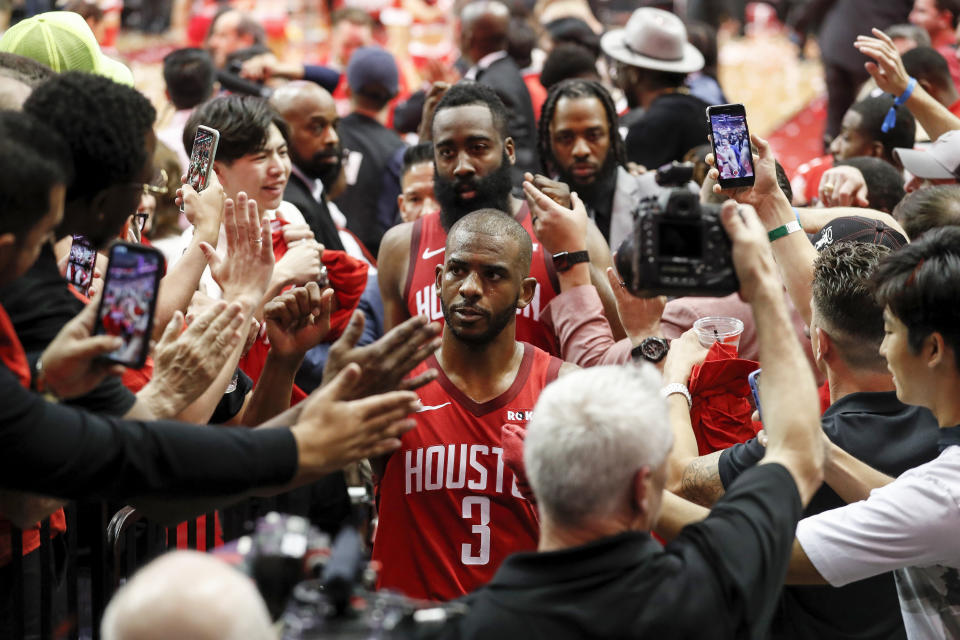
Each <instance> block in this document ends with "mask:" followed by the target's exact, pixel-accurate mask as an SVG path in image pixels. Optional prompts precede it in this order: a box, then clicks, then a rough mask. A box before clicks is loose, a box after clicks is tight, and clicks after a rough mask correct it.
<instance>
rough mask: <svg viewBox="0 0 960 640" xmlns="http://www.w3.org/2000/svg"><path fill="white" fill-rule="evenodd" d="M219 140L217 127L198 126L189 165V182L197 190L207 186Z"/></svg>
mask: <svg viewBox="0 0 960 640" xmlns="http://www.w3.org/2000/svg"><path fill="white" fill-rule="evenodd" d="M219 141H220V132H219V131H217V130H216V129H211V128H210V127H204V126H200V127H197V135H196V136H195V137H194V139H193V150H192V151H191V152H190V163H189V165H188V166H187V184H189V185H190V186H191V187H193V188H194V190H196V191H197V192H200V191H203V190H204V189H206V188H207V181H208V180H209V179H210V172H211V171H212V170H213V159H214V157H216V155H217V143H218V142H219Z"/></svg>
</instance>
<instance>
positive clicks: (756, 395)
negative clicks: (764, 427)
mask: <svg viewBox="0 0 960 640" xmlns="http://www.w3.org/2000/svg"><path fill="white" fill-rule="evenodd" d="M761 371H763V369H757V370H756V371H754V372H753V373H751V374H750V375H748V376H747V382H748V383H750V392H751V393H752V394H753V404H755V405H756V406H757V416H758V417H759V418H760V422H763V413H762V412H761V411H760V372H761Z"/></svg>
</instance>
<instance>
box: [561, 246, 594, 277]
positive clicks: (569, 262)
mask: <svg viewBox="0 0 960 640" xmlns="http://www.w3.org/2000/svg"><path fill="white" fill-rule="evenodd" d="M581 262H590V254H589V253H587V252H586V251H561V252H560V253H555V254H553V268H554V269H556V270H557V271H558V272H560V273H563V272H564V271H569V270H570V269H571V268H573V265H575V264H579V263H581Z"/></svg>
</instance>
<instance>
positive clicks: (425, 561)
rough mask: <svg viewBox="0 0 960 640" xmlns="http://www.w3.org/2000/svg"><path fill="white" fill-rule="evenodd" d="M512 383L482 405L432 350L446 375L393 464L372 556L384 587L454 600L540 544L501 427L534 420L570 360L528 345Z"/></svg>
mask: <svg viewBox="0 0 960 640" xmlns="http://www.w3.org/2000/svg"><path fill="white" fill-rule="evenodd" d="M523 348H524V351H523V360H522V361H521V364H520V369H519V370H518V372H517V377H516V378H515V379H514V381H513V384H512V385H510V388H509V389H507V390H506V391H505V392H503V393H502V394H501V395H500V396H498V397H497V398H494V399H493V400H490V401H488V402H484V403H482V404H478V403H476V402H474V401H473V400H471V399H470V398H469V397H467V396H466V394H464V393H463V392H462V391H461V390H460V389H458V388H457V387H456V386H454V384H453V383H452V382H451V381H450V379H449V378H447V377H446V375H444V373H443V370H442V369H440V367H439V365H438V364H437V359H436V357H435V356H430V357H429V358H428V359H427V360H426V361H425V362H424V363H422V364H421V365H420V366H419V367H417V369H415V370H414V371H413V372H412V373H411V374H410V375H411V376H414V375H417V374H418V373H420V372H422V371H423V370H425V369H427V368H430V367H434V368H436V369H437V370H439V371H440V376H439V378H438V379H437V380H435V381H433V382H431V383H430V384H428V385H426V386H424V387H421V388H420V389H419V390H418V391H417V393H418V394H419V396H420V401H421V402H422V403H423V409H421V410H420V411H419V412H418V413H417V414H416V416H415V419H416V421H417V428H416V429H414V430H412V431H409V432H408V433H406V434H404V436H403V438H402V439H401V442H402V444H401V447H400V449H398V450H397V451H395V452H394V453H393V455H392V456H391V457H390V460H389V462H388V463H387V467H386V470H385V471H384V474H383V478H382V479H381V481H380V483H379V490H380V524H379V526H378V528H377V535H376V539H375V540H374V544H373V559H374V560H377V561H379V562H380V563H381V564H382V565H383V568H382V571H381V573H380V579H379V583H378V587H379V588H386V589H394V590H398V591H401V592H403V593H405V594H406V595H408V596H411V597H414V598H425V599H430V600H450V599H453V598H457V597H459V596H462V595H464V594H466V593H470V592H471V591H473V590H474V589H476V588H478V587H480V586H481V585H484V584H486V583H487V582H488V581H489V580H490V579H491V578H492V577H493V574H494V573H495V572H496V571H497V569H498V568H499V566H500V564H501V563H502V562H503V561H504V559H506V557H507V556H508V555H510V554H511V553H514V552H516V551H530V550H533V549H536V547H537V539H538V535H539V522H538V520H537V513H536V509H535V508H534V507H533V506H532V505H531V504H530V503H529V502H528V501H527V500H526V499H525V498H523V496H522V495H521V494H520V491H519V490H518V489H517V479H516V477H515V476H514V474H513V472H512V471H511V470H510V468H509V467H507V466H506V465H505V463H504V455H503V444H502V436H501V428H502V427H503V425H504V424H516V425H526V423H527V422H528V420H529V419H530V412H531V410H532V409H533V406H534V405H535V404H536V402H537V398H539V397H540V392H541V391H542V390H543V388H544V387H545V386H547V384H549V383H550V382H552V381H553V380H554V379H556V377H557V373H558V372H559V370H560V366H561V365H562V364H563V362H562V361H561V360H559V359H557V358H554V357H553V356H551V355H550V354H548V353H546V352H544V351H541V350H540V349H536V348H534V347H532V346H531V345H529V344H524V345H523Z"/></svg>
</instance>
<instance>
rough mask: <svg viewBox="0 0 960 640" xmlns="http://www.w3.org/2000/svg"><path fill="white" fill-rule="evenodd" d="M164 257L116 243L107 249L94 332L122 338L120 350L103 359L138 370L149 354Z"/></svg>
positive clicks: (140, 246) (145, 248) (131, 245)
mask: <svg viewBox="0 0 960 640" xmlns="http://www.w3.org/2000/svg"><path fill="white" fill-rule="evenodd" d="M162 265H163V255H162V254H161V253H160V252H159V251H157V250H156V249H151V248H150V247H144V246H142V245H137V244H128V243H126V242H118V243H116V244H114V245H113V247H111V249H110V263H109V264H108V265H107V274H106V277H105V278H104V282H103V297H102V298H101V299H100V308H99V309H98V310H97V325H96V327H95V329H94V332H95V333H97V334H101V335H103V334H106V335H111V336H120V337H121V338H123V346H121V347H120V348H119V349H117V350H116V351H112V352H111V353H108V354H107V355H106V356H104V357H105V358H106V359H107V360H110V361H111V362H118V363H120V364H122V365H124V366H127V367H130V368H131V369H139V368H140V367H142V366H143V364H144V362H145V361H146V359H147V353H148V351H149V350H150V336H151V334H152V332H153V314H154V311H155V309H156V303H157V288H158V287H159V286H160V274H161V270H162Z"/></svg>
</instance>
